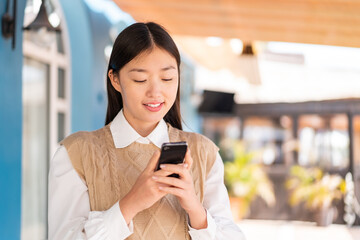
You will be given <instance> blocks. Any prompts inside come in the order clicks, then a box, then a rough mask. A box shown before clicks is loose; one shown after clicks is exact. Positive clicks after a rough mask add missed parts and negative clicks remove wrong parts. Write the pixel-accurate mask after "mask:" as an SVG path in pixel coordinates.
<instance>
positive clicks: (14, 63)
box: [0, 0, 25, 240]
mask: <svg viewBox="0 0 360 240" xmlns="http://www.w3.org/2000/svg"><path fill="white" fill-rule="evenodd" d="M17 4H18V6H17V19H16V21H17V22H16V40H17V41H16V46H15V50H13V49H12V46H11V40H10V39H4V38H3V37H2V35H1V36H0V191H1V195H0V239H7V240H11V239H20V225H21V215H20V209H21V142H22V138H21V132H22V62H23V57H22V56H23V55H22V29H21V28H22V23H23V15H24V14H23V13H24V8H25V0H18V1H17ZM5 6H6V1H0V15H1V16H0V17H2V15H3V14H4V13H5V10H6V9H5ZM11 15H12V14H11ZM0 28H1V26H0Z"/></svg>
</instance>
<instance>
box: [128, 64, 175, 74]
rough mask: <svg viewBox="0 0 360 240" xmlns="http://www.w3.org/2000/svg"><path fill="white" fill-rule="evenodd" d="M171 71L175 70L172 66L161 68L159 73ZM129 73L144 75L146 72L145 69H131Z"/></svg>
mask: <svg viewBox="0 0 360 240" xmlns="http://www.w3.org/2000/svg"><path fill="white" fill-rule="evenodd" d="M172 69H174V70H176V68H175V67H174V66H167V67H164V68H161V71H167V70H172ZM130 72H145V73H146V72H148V71H147V70H145V69H142V68H133V69H131V70H130V71H129V73H130Z"/></svg>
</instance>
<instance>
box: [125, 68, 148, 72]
mask: <svg viewBox="0 0 360 240" xmlns="http://www.w3.org/2000/svg"><path fill="white" fill-rule="evenodd" d="M129 72H147V71H146V70H145V69H142V68H133V69H131V70H130V71H129Z"/></svg>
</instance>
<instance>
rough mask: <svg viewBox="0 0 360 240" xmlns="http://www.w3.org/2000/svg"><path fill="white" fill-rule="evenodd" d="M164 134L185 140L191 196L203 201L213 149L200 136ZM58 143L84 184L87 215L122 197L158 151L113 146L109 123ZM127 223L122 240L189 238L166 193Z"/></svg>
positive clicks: (181, 212) (175, 205)
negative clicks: (190, 160)
mask: <svg viewBox="0 0 360 240" xmlns="http://www.w3.org/2000/svg"><path fill="white" fill-rule="evenodd" d="M168 133H169V138H170V141H171V142H177V141H187V143H188V145H189V148H190V150H191V156H192V158H193V160H194V163H193V165H192V168H191V174H192V177H193V180H194V187H195V192H196V194H197V196H198V198H199V200H200V202H203V198H204V183H205V180H206V177H207V175H208V173H209V171H210V169H211V167H212V165H213V163H214V161H215V159H216V152H217V151H218V148H217V147H216V146H215V145H214V144H213V143H212V142H211V141H210V140H209V139H207V138H206V137H204V136H202V135H200V134H196V133H188V132H184V131H181V130H178V129H176V128H173V127H171V126H170V125H169V124H168ZM124 137H126V136H124ZM61 144H62V145H64V146H65V147H66V149H67V152H68V154H69V157H70V160H71V162H72V164H73V166H74V168H75V170H76V171H77V173H78V174H79V176H80V178H81V179H82V180H84V181H85V183H86V184H87V187H88V191H89V199H90V208H91V211H103V210H107V209H109V208H110V207H111V206H113V205H114V204H115V203H116V202H117V201H119V200H120V199H121V198H123V197H124V196H125V195H126V194H127V193H128V192H129V191H130V189H131V188H132V186H133V185H134V183H135V182H136V180H137V178H138V176H139V175H140V173H141V172H142V171H143V170H144V169H145V167H146V166H147V163H148V161H149V159H150V158H151V156H152V155H153V153H154V152H155V150H156V149H158V148H157V147H156V146H155V145H153V144H140V143H137V142H134V143H132V144H131V145H129V146H128V147H125V148H115V146H114V142H113V138H112V135H111V132H110V124H109V125H107V126H105V127H103V128H101V129H99V130H96V131H93V132H78V133H75V134H72V135H71V136H69V137H67V138H66V139H64V140H63V141H62V142H61ZM133 223H134V233H133V234H132V235H131V236H129V237H128V238H127V239H131V240H132V239H134V240H140V239H141V240H162V239H168V240H177V239H190V236H189V234H188V227H187V218H186V213H185V211H184V210H183V209H182V208H181V206H180V204H179V202H178V200H177V198H176V197H175V196H173V195H170V194H168V195H166V196H165V197H163V198H162V199H160V200H159V201H158V202H156V203H155V204H154V205H153V206H152V207H150V208H148V209H145V210H143V211H141V212H139V213H138V214H137V215H136V216H135V217H134V219H133Z"/></svg>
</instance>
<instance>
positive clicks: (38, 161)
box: [21, 0, 71, 240]
mask: <svg viewBox="0 0 360 240" xmlns="http://www.w3.org/2000/svg"><path fill="white" fill-rule="evenodd" d="M40 3H41V1H35V0H28V1H27V3H26V9H25V17H24V22H25V23H24V25H27V24H28V23H29V22H30V21H31V20H32V19H33V18H34V17H35V16H36V14H37V11H38V8H39V7H40ZM47 10H48V13H49V15H51V14H52V13H54V12H56V13H57V14H59V15H62V14H60V10H61V9H60V5H59V3H58V1H55V0H52V1H47ZM61 28H62V32H61V33H57V34H56V35H55V34H54V36H52V37H50V38H47V39H50V40H51V41H50V42H48V44H43V45H41V44H39V41H38V40H39V39H37V36H36V34H34V33H31V32H24V41H23V51H24V66H23V151H22V152H23V156H22V195H21V196H22V220H21V225H22V226H21V228H22V229H21V239H26V240H32V239H34V240H42V239H47V189H48V184H47V183H48V170H49V161H50V159H51V155H52V154H53V153H54V152H55V150H56V148H57V147H58V142H59V141H61V140H62V139H63V138H64V137H65V136H66V135H68V134H69V132H70V101H71V99H70V86H71V84H70V72H69V63H70V61H69V51H68V49H69V47H68V44H67V39H66V37H65V36H66V33H67V32H66V26H65V25H64V24H63V25H61ZM64 35H65V36H64Z"/></svg>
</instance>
